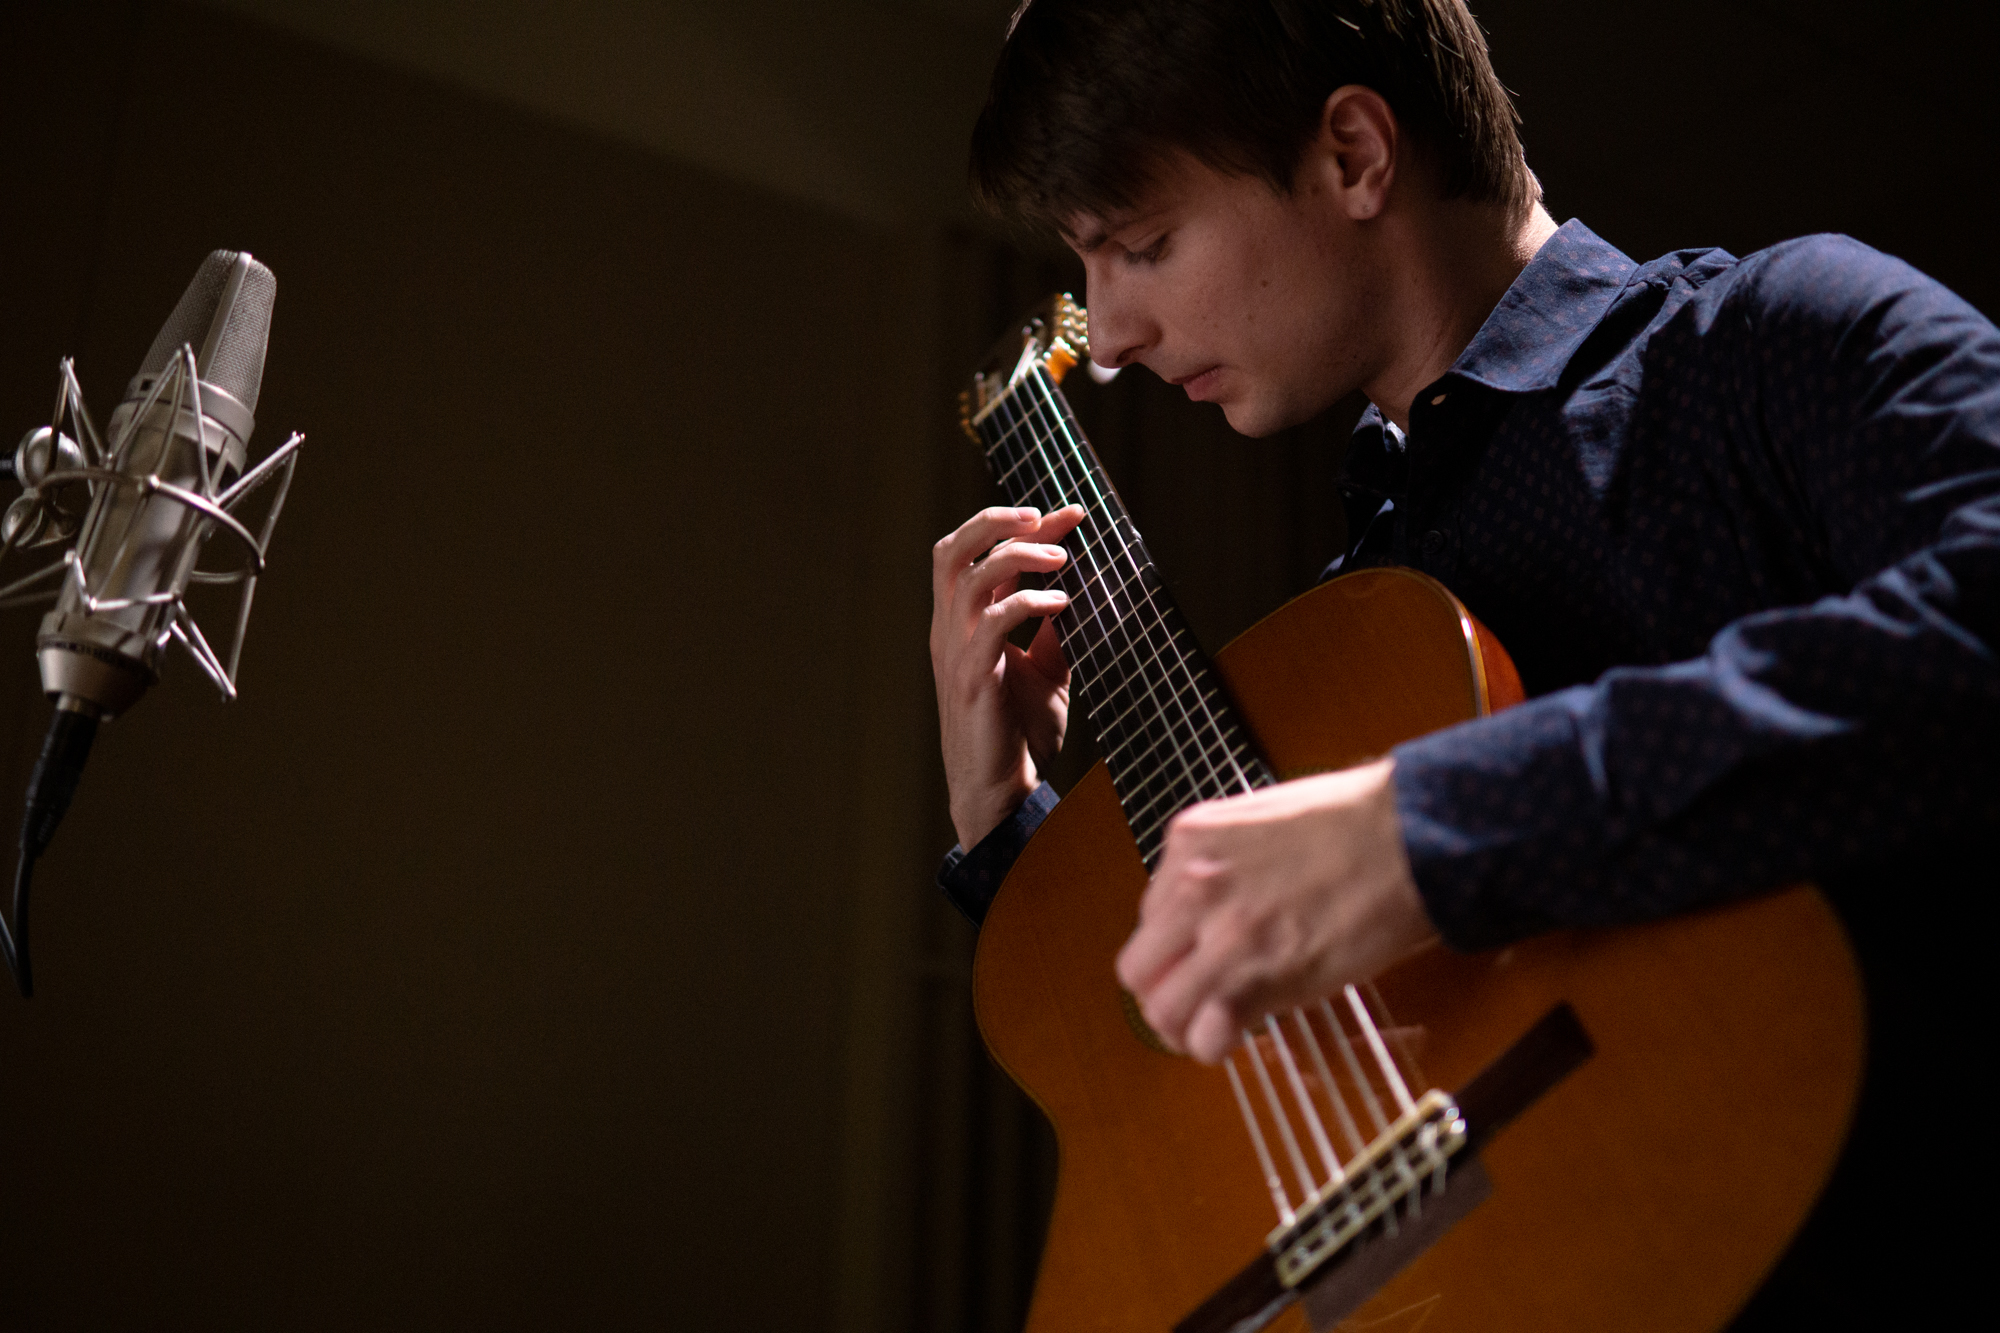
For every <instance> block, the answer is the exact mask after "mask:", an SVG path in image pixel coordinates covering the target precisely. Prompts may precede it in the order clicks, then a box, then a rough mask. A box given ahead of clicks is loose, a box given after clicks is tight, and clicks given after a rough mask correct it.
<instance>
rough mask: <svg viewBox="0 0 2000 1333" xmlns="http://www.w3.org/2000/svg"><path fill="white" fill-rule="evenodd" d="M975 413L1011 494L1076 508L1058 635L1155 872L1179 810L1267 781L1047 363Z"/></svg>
mask: <svg viewBox="0 0 2000 1333" xmlns="http://www.w3.org/2000/svg"><path fill="white" fill-rule="evenodd" d="M972 424H973V428H974V430H975V431H976V432H977V434H978V436H979V438H980V441H981V443H982V444H983V445H984V447H985V450H986V461H987V465H988V466H989V467H991V468H992V469H993V476H994V479H995V480H996V481H998V482H999V484H1000V489H1001V492H1002V493H1003V494H1004V495H1005V496H1006V497H1007V499H1008V500H1009V502H1010V503H1013V504H1016V505H1034V506H1036V507H1037V508H1039V509H1041V510H1042V512H1044V513H1049V512H1052V511H1054V510H1057V509H1060V508H1062V507H1063V506H1065V505H1070V504H1077V505H1082V506H1083V509H1084V515H1085V517H1084V520H1083V522H1082V523H1080V524H1079V525H1078V526H1077V528H1076V530H1075V531H1074V532H1072V533H1071V534H1070V535H1069V536H1068V537H1067V538H1065V539H1064V542H1063V546H1064V547H1065V548H1066V549H1067V550H1068V551H1069V555H1070V559H1069V563H1068V564H1066V565H1064V566H1063V568H1062V569H1061V570H1060V571H1059V572H1058V573H1057V574H1056V575H1055V578H1054V582H1055V584H1056V586H1058V587H1060V588H1061V589H1062V590H1063V591H1064V592H1066V593H1068V594H1069V599H1070V602H1069V605H1068V606H1067V607H1066V608H1064V609H1063V610H1062V611H1060V612H1058V613H1057V614H1056V616H1055V626H1056V634H1057V636H1058V638H1059V639H1060V640H1061V643H1062V647H1063V653H1064V655H1065V656H1066V657H1067V658H1068V660H1069V664H1070V673H1071V689H1072V694H1073V696H1074V697H1075V698H1076V700H1077V701H1078V702H1080V703H1081V704H1082V711H1083V713H1084V716H1085V717H1087V718H1088V720H1089V723H1090V726H1091V729H1092V733H1093V734H1094V735H1095V736H1096V738H1097V744H1098V748H1099V749H1100V751H1101V752H1102V753H1103V755H1104V760H1105V765H1106V767H1107V768H1108V769H1109V770H1110V773H1111V781H1112V785H1113V786H1114V787H1116V789H1117V791H1118V800H1119V804H1120V805H1121V806H1123V807H1124V811H1125V818H1126V822H1127V823H1129V824H1130V825H1131V827H1132V836H1133V838H1134V839H1135V840H1136V841H1137V843H1138V845H1139V854H1140V856H1141V858H1142V859H1143V860H1144V861H1145V863H1146V866H1147V868H1148V869H1149V870H1150V869H1151V868H1152V867H1153V864H1154V862H1155V861H1156V860H1157V859H1158V857H1159V854H1160V846H1161V840H1162V838H1163V836H1164V834H1165V831H1166V825H1167V821H1168V820H1169V819H1171V818H1173V816H1174V815H1175V814H1176V813H1177V812H1178V811H1180V810H1182V809H1183V808H1185V807H1187V806H1189V805H1193V804H1195V803H1196V802H1197V801H1205V800H1211V799H1213V798H1215V797H1218V796H1233V795H1236V794H1239V793H1241V792H1246V791H1251V790H1254V789H1255V788H1258V787H1264V786H1268V785H1270V784H1271V782H1272V781H1273V780H1274V779H1273V777H1272V774H1271V772H1270V770H1269V768H1268V766H1267V765H1266V764H1265V762H1264V760H1263V758H1262V756H1261V755H1259V754H1258V753H1257V750H1256V747H1255V746H1254V745H1253V744H1252V742H1251V740H1250V735H1249V732H1248V731H1246V730H1245V729H1244V727H1243V725H1242V723H1241V722H1240V721H1239V720H1238V718H1237V716H1236V711H1235V709H1234V708H1233V707H1232V706H1231V705H1230V702H1229V699H1228V697H1227V696H1226V695H1225V694H1224V693H1223V691H1222V688H1221V684H1220V682H1219V681H1218V680H1217V679H1216V676H1215V673H1214V672H1213V670H1212V669H1211V668H1210V666H1209V662H1208V657H1207V655H1206V654H1205V653H1203V652H1202V650H1201V645H1200V644H1198V643H1196V642H1195V638H1194V635H1193V634H1192V633H1191V632H1190V631H1189V630H1188V627H1187V622H1186V621H1185V620H1183V619H1182V617H1181V613H1180V610H1179V608H1178V607H1176V606H1175V605H1174V600H1173V597H1172V595H1171V594H1169V593H1168V591H1167V589H1166V586H1165V584H1164V583H1163V582H1162V581H1161V579H1160V576H1159V572H1158V571H1157V570H1156V569H1155V568H1154V567H1153V559H1152V556H1151V555H1149V554H1148V553H1147V551H1146V543H1145V540H1144V539H1143V538H1141V537H1140V535H1139V530H1138V528H1137V527H1135V526H1134V525H1133V523H1132V519H1131V517H1130V515H1128V514H1127V513H1126V510H1125V504H1124V501H1122V500H1121V499H1119V497H1118V492H1117V490H1116V489H1115V488H1114V487H1113V486H1112V485H1111V482H1110V480H1109V479H1108V478H1107V477H1106V476H1105V475H1104V468H1103V465H1102V464H1100V463H1099V462H1098V460H1097V454H1096V451H1095V450H1093V449H1092V448H1091V447H1090V442H1089V440H1087V439H1086V438H1084V433H1083V428H1082V427H1081V426H1079V425H1078V424H1077V421H1076V416H1075V414H1074V413H1072V412H1071V411H1070V407H1069V403H1068V401H1067V400H1066V399H1065V398H1064V397H1063V394H1062V390H1061V389H1060V388H1058V387H1057V385H1056V383H1055V381H1054V379H1052V378H1051V377H1050V375H1049V374H1048V372H1047V370H1046V368H1045V367H1043V366H1040V365H1036V366H1033V367H1032V368H1030V369H1028V370H1027V371H1026V373H1024V374H1022V375H1021V376H1020V377H1019V378H1018V379H1017V380H1016V381H1015V383H1013V384H1012V385H1011V386H1009V388H1008V389H1007V391H1006V392H1005V393H1004V394H1001V395H1000V396H998V397H997V398H995V399H994V400H993V401H992V402H991V403H990V404H989V405H988V407H987V408H986V410H985V411H984V412H983V413H982V414H981V415H980V416H979V417H978V418H977V419H976V420H975V421H974V422H973V423H972Z"/></svg>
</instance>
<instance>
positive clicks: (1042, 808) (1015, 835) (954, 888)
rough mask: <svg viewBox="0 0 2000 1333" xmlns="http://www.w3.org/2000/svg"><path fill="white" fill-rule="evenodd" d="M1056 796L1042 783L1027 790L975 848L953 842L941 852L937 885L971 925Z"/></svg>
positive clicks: (979, 919)
mask: <svg viewBox="0 0 2000 1333" xmlns="http://www.w3.org/2000/svg"><path fill="white" fill-rule="evenodd" d="M1057 799H1058V797H1057V796H1056V789H1055V788H1054V787H1051V786H1050V785H1049V784H1048V783H1046V782H1044V783H1043V784H1042V785H1041V786H1039V787H1037V788H1035V789H1034V790H1033V791H1031V792H1029V793H1028V799H1027V800H1025V801H1023V802H1021V805H1020V808H1019V809H1017V810H1015V811H1014V813H1013V814H1011V815H1009V816H1007V817H1006V818H1005V819H1003V820H1001V821H1000V823H999V826H998V827H996V828H995V829H994V830H993V831H992V832H991V833H989V834H987V835H986V836H985V837H983V838H981V839H980V840H979V845H978V846H977V847H974V848H973V849H972V850H971V851H969V852H968V851H966V850H965V849H964V848H962V847H958V846H956V845H954V846H953V847H952V849H951V850H950V851H948V852H946V853H945V855H944V864H943V865H942V866H939V867H938V873H937V886H938V887H939V888H940V889H942V890H944V896H945V897H947V898H949V899H951V905H952V906H953V907H956V908H957V909H958V910H959V911H961V912H963V913H965V916H966V919H967V920H968V921H970V922H972V924H973V925H975V926H976V925H978V924H979V923H980V922H982V921H984V920H985V919H986V909H987V908H989V907H991V906H992V905H993V895H994V894H996V893H998V892H1000V882H1001V881H1002V880H1004V879H1006V878H1007V872H1008V871H1010V870H1012V869H1013V868H1014V862H1015V861H1016V860H1018V859H1019V858H1020V855H1021V849H1022V848H1024V847H1026V846H1027V845H1028V839H1029V838H1032V837H1034V836H1035V830H1036V829H1038V828H1040V827H1041V826H1042V821H1043V820H1044V819H1047V818H1048V817H1049V811H1051V810H1053V809H1055V808H1056V801H1057Z"/></svg>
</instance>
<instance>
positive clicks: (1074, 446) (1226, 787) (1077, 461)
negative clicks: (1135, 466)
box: [1038, 396, 1254, 793]
mask: <svg viewBox="0 0 2000 1333" xmlns="http://www.w3.org/2000/svg"><path fill="white" fill-rule="evenodd" d="M1050 398H1054V396H1050ZM1058 402H1060V400H1058ZM1038 406H1042V410H1046V404H1038ZM1062 426H1064V436H1066V442H1068V454H1070V458H1072V460H1074V466H1078V468H1082V470H1086V472H1088V470H1090V466H1092V464H1090V460H1086V458H1084V456H1082V444H1080V442H1078V440H1076V438H1074V436H1070V432H1068V422H1062ZM1112 532H1116V528H1112ZM1118 538H1120V542H1122V540H1124V538H1122V534H1118ZM1148 566H1150V560H1148ZM1140 576H1142V578H1144V572H1140ZM1148 602H1152V588H1148ZM1174 618H1178V616H1174ZM1162 628H1164V630H1166V632H1168V646H1170V648H1172V652H1174V660H1168V662H1166V675H1168V681H1172V675H1174V669H1176V667H1178V669H1180V673H1182V675H1184V677H1188V681H1190V683H1194V677H1196V664H1194V662H1192V660H1190V658H1188V652H1184V650H1182V642H1180V638H1184V634H1182V632H1178V630H1180V626H1174V624H1168V622H1166V616H1164V614H1162ZM1196 652H1198V650H1196ZM1196 660H1198V658H1196ZM1172 699H1174V703H1176V705H1178V707H1180V713H1182V719H1184V721H1188V723H1190V729H1192V731H1200V727H1198V725H1194V717H1192V715H1190V713H1188V709H1186V701H1184V699H1182V697H1180V691H1178V689H1176V693H1174V695H1172ZM1196 703H1198V705H1200V713H1202V717H1204V719H1206V725H1208V729H1218V723H1220V719H1218V717H1216V711H1214V709H1212V707H1210V705H1208V701H1206V699H1204V697H1202V695H1200V693H1198V695H1196ZM1176 757H1178V759H1182V763H1186V757H1184V751H1182V753H1178V755H1176ZM1224 757H1226V759H1228V761H1230V769H1234V779H1236V781H1234V783H1232V781H1228V779H1226V775H1224V773H1222V771H1220V769H1214V765H1212V759H1210V755H1208V751H1206V749H1204V751H1202V759H1204V763H1210V777H1212V779H1214V787H1216V791H1218V793H1228V791H1232V789H1240V791H1250V789H1252V787H1254V785H1252V783H1250V781H1248V775H1246V773H1244V771H1242V767H1240V765H1238V763H1236V759H1234V755H1230V753H1228V751H1224ZM1238 785H1240V787H1238Z"/></svg>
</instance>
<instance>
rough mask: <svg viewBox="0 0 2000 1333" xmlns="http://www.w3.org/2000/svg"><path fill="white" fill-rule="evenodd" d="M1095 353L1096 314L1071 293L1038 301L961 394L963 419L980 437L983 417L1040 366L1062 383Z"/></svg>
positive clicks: (989, 354)
mask: <svg viewBox="0 0 2000 1333" xmlns="http://www.w3.org/2000/svg"><path fill="white" fill-rule="evenodd" d="M1089 355H1090V316H1089V314H1088V312H1086V311H1085V310H1084V308H1083V307H1082V306H1080V305H1078V304H1077V303H1076V298H1075V297H1073V296H1071V295H1070V294H1069V293H1068V292H1057V293H1056V294H1055V295H1053V296H1051V297H1049V298H1048V300H1046V301H1043V302H1042V303H1040V304H1039V305H1037V306H1036V307H1035V308H1034V309H1033V310H1031V311H1029V312H1028V314H1027V315H1026V316H1025V317H1024V318H1023V319H1022V320H1021V322H1020V324H1019V326H1018V327H1017V328H1015V329H1013V330H1011V331H1009V332H1007V333H1004V334H1002V335H1001V336H1000V339H999V341H998V342H996V343H994V344H993V348H992V350H991V351H989V352H987V354H986V357H985V359H984V360H982V361H981V362H980V363H979V369H978V370H976V371H974V372H973V375H972V384H971V385H970V386H969V387H968V388H966V389H965V390H964V392H962V393H960V394H959V395H958V421H959V424H960V425H961V426H963V427H964V428H965V433H966V434H967V435H970V436H971V437H972V438H973V439H974V440H975V441H976V440H978V439H979V433H978V431H977V430H975V429H974V427H975V425H976V424H977V423H978V421H979V419H980V418H981V417H983V416H985V415H986V413H987V412H988V411H990V410H991V409H992V407H993V405H994V404H995V403H997V402H999V401H1000V399H1001V398H1003V397H1004V396H1005V395H1006V393H1007V391H1008V390H1009V389H1011V388H1013V387H1014V385H1015V384H1017V383H1019V382H1020V380H1021V377H1022V376H1024V375H1026V374H1028V373H1029V372H1030V371H1032V370H1033V369H1034V368H1035V367H1036V366H1038V365H1039V366H1040V367H1041V368H1042V369H1043V370H1044V371H1046V372H1047V374H1048V376H1049V378H1050V379H1052V380H1054V381H1055V382H1056V383H1057V384H1061V383H1062V379H1063V376H1064V375H1067V374H1068V373H1069V372H1070V370H1071V368H1072V367H1074V366H1075V365H1076V363H1077V362H1078V361H1081V360H1083V359H1085V358H1087V357H1088V356H1089Z"/></svg>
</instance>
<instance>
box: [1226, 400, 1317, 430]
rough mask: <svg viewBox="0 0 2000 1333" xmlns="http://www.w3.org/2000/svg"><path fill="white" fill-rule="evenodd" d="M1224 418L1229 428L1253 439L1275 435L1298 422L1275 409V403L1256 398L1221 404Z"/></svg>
mask: <svg viewBox="0 0 2000 1333" xmlns="http://www.w3.org/2000/svg"><path fill="white" fill-rule="evenodd" d="M1220 406H1221V408H1222V417H1223V420H1225V421H1227V422H1228V423H1229V429H1231V430H1233V431H1235V432H1236V433H1237V434H1238V435H1246V436H1248V437H1249V438H1251V439H1253V440H1261V439H1263V438H1264V437H1265V436H1266V435H1275V434H1277V433H1278V432H1279V431H1281V430H1283V429H1284V428H1285V427H1287V426H1293V425H1297V424H1298V423H1297V422H1294V421H1290V420H1287V419H1286V417H1285V414H1284V413H1282V412H1280V411H1277V410H1275V407H1274V405H1273V404H1270V403H1260V402H1257V401H1255V400H1246V399H1240V398H1239V399H1236V400H1235V401H1233V402H1227V403H1222V404H1220Z"/></svg>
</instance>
